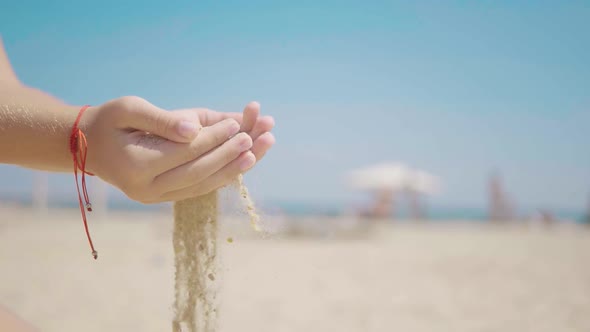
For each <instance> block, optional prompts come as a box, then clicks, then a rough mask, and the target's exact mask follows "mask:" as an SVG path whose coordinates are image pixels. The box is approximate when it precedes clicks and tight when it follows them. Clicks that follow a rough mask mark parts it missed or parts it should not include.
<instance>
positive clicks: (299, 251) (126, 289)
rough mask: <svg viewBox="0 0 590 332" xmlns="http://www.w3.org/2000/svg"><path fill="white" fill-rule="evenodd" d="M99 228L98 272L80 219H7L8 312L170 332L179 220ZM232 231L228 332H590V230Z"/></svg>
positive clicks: (59, 214) (135, 219) (115, 219)
mask: <svg viewBox="0 0 590 332" xmlns="http://www.w3.org/2000/svg"><path fill="white" fill-rule="evenodd" d="M99 219H100V220H99ZM234 219H235V218H234ZM90 220H91V221H90V222H91V232H92V235H93V239H94V241H95V244H96V247H97V249H98V251H99V259H98V261H94V260H92V258H91V255H90V250H89V248H88V245H87V242H86V237H85V235H84V232H83V228H82V223H81V220H80V217H79V215H78V214H77V213H76V211H74V210H71V211H65V210H64V211H62V210H57V211H53V210H52V211H50V212H49V213H46V214H35V213H34V212H31V211H27V210H21V209H4V210H2V211H0V304H3V305H5V306H7V307H9V308H10V309H11V310H13V311H14V312H16V313H17V314H18V315H20V316H21V317H24V318H25V319H26V320H28V321H30V322H31V323H33V324H34V325H36V326H38V327H40V328H41V330H42V331H48V332H58V331H59V332H68V331H85V332H95V331H96V332H98V331H101V332H102V331H143V332H152V331H153V332H156V331H157V332H162V331H171V323H170V321H171V318H172V302H173V277H174V269H173V263H174V262H173V252H172V244H171V225H172V217H171V215H165V214H162V213H157V212H154V213H145V212H142V213H138V212H125V213H123V212H112V213H110V214H109V215H108V216H106V217H103V218H94V219H93V218H92V217H91V218H90ZM312 221H313V220H312ZM236 222H237V223H240V222H243V223H244V224H245V225H247V223H248V220H247V218H243V219H239V220H237V221H236V220H233V219H232V222H227V223H226V225H225V226H224V227H223V232H222V233H223V234H222V235H221V239H220V242H219V243H220V252H219V257H220V271H219V273H218V275H217V280H219V285H220V293H219V296H220V298H219V300H220V303H221V305H220V310H219V315H220V319H219V322H220V326H219V331H224V332H230V331H240V332H249V331H252V332H300V331H306V332H313V331H318V332H320V331H321V332H325V331H338V332H349V331H350V332H353V331H354V332H357V331H358V332H361V331H363V332H366V331H369V332H371V331H375V332H381V331H383V332H386V331H387V332H389V331H453V332H460V331H482V332H484V331H490V332H491V331H503V332H507V331H515V332H516V331H518V332H523V331H535V332H541V331H548V332H549V331H550V332H556V331H580V332H582V331H590V231H588V230H587V229H584V228H579V227H574V226H572V227H567V228H564V227H559V228H548V229H547V228H536V229H530V228H527V227H522V226H486V225H481V224H475V223H472V224H468V223H459V222H445V223H444V224H442V223H438V224H403V225H394V226H391V225H380V226H379V225H378V226H373V227H371V228H370V229H369V230H365V231H364V232H360V233H359V234H357V235H355V234H354V232H349V233H348V234H347V236H337V235H331V236H330V235H329V234H328V235H323V236H315V237H310V236H299V237H293V236H286V235H277V236H274V237H270V238H266V239H261V238H257V237H256V236H252V234H249V233H248V231H246V230H245V228H239V227H235V223H236ZM266 222H272V220H267V221H266ZM315 222H317V223H323V222H326V220H324V219H323V218H317V220H316V221H315ZM231 225H234V226H231ZM228 236H231V237H232V238H233V243H228V242H227V241H226V238H227V237H228Z"/></svg>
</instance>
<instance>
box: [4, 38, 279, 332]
mask: <svg viewBox="0 0 590 332" xmlns="http://www.w3.org/2000/svg"><path fill="white" fill-rule="evenodd" d="M80 109H81V105H69V104H67V103H64V102H63V101H61V100H59V99H58V98H55V97H53V96H51V95H49V94H47V93H45V92H43V91H40V90H37V89H34V88H31V87H28V86H26V85H24V84H23V83H22V82H20V80H19V79H18V77H17V76H16V74H15V72H14V70H13V68H12V67H11V65H10V62H9V59H8V56H7V54H6V52H5V51H4V47H3V44H2V40H1V39H0V163H5V164H13V165H18V166H22V167H26V168H31V169H37V170H44V171H52V172H72V171H73V159H72V155H71V153H70V151H69V145H68V144H69V143H68V142H69V137H70V135H71V130H72V125H73V124H74V122H75V119H76V117H77V115H78V113H79V111H80ZM79 127H80V129H81V130H82V132H83V133H84V134H85V136H86V138H87V142H88V156H87V163H86V165H87V166H86V170H87V171H89V172H91V173H93V174H95V175H96V176H98V177H100V178H101V179H103V180H104V181H106V182H108V183H110V184H112V185H113V186H115V187H117V188H119V189H120V190H122V191H123V192H124V193H125V194H126V195H127V196H128V197H129V198H131V199H133V200H135V201H138V202H141V203H146V204H150V203H159V202H165V201H177V200H182V199H186V198H190V197H195V196H200V195H204V194H207V193H209V192H211V191H213V190H215V189H218V188H220V187H223V186H225V185H227V184H229V183H231V182H232V181H233V180H234V179H235V178H236V177H237V176H238V175H239V174H241V173H244V172H246V171H248V170H250V169H251V168H252V167H254V166H255V164H256V163H257V162H258V161H260V160H261V159H262V157H264V155H265V154H266V152H267V151H268V150H269V149H270V148H271V147H272V146H273V144H274V142H275V139H274V136H273V135H272V133H271V132H270V131H271V129H272V128H273V127H274V120H273V118H272V117H270V116H261V115H260V105H259V104H258V103H257V102H250V103H248V104H247V105H246V106H245V107H244V110H243V112H241V113H221V112H216V111H212V110H209V109H205V108H191V109H182V110H175V111H165V110H163V109H161V108H159V107H157V106H155V105H153V104H151V103H149V102H148V101H146V100H145V99H142V98H140V97H134V96H127V97H121V98H117V99H113V100H110V101H107V102H105V103H103V104H101V105H98V106H92V107H89V108H88V109H87V110H86V111H85V112H84V113H83V116H82V118H81V121H80V125H79ZM115 160H116V163H115V162H113V161H115ZM0 331H7V332H24V331H36V330H35V329H33V328H32V327H31V326H30V325H28V324H27V323H25V322H23V321H22V320H20V319H19V318H18V317H16V316H15V315H14V314H11V313H10V312H8V311H7V310H6V309H3V308H2V307H1V306H0Z"/></svg>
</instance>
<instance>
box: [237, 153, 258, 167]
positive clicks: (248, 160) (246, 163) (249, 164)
mask: <svg viewBox="0 0 590 332" xmlns="http://www.w3.org/2000/svg"><path fill="white" fill-rule="evenodd" d="M253 157H254V155H252V153H249V154H248V155H247V158H245V159H244V160H242V162H240V170H242V171H245V170H247V169H248V168H250V167H252V165H254V163H255V162H256V159H255V158H253Z"/></svg>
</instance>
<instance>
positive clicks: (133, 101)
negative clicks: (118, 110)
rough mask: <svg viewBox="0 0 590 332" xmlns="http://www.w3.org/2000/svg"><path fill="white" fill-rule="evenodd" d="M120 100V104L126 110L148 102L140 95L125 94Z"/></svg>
mask: <svg viewBox="0 0 590 332" xmlns="http://www.w3.org/2000/svg"><path fill="white" fill-rule="evenodd" d="M118 101H119V103H120V106H121V107H122V108H124V109H126V110H132V109H134V108H136V107H137V106H138V105H141V104H144V103H145V102H146V101H145V99H143V98H141V97H138V96H125V97H121V98H119V100H118Z"/></svg>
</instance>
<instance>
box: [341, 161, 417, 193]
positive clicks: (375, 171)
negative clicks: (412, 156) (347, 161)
mask: <svg viewBox="0 0 590 332" xmlns="http://www.w3.org/2000/svg"><path fill="white" fill-rule="evenodd" d="M411 173H412V172H411V170H410V169H409V168H408V167H407V166H406V165H404V164H401V163H397V162H390V163H381V164H377V165H373V166H369V167H365V168H361V169H358V170H355V171H352V172H350V173H349V174H348V177H347V181H348V183H349V185H351V186H352V187H353V188H356V189H361V190H382V189H391V190H401V189H404V188H406V187H407V186H408V185H409V184H410V183H411V179H410V176H411Z"/></svg>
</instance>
